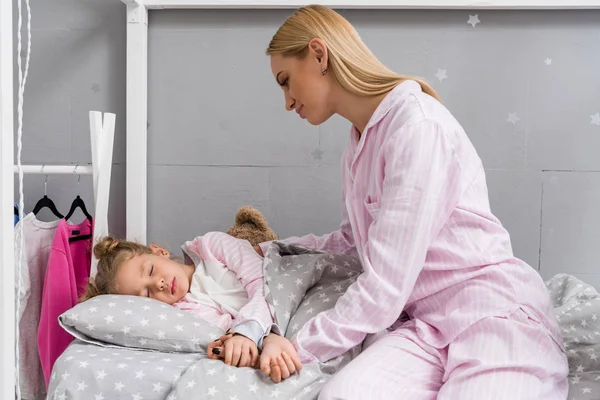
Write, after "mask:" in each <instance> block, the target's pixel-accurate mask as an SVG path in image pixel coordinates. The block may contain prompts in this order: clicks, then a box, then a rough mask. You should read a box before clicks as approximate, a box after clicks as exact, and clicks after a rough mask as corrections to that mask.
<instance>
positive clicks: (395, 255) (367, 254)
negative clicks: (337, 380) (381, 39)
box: [295, 120, 464, 362]
mask: <svg viewBox="0 0 600 400" xmlns="http://www.w3.org/2000/svg"><path fill="white" fill-rule="evenodd" d="M383 146H384V148H383V149H382V151H383V152H384V153H383V154H384V155H383V157H384V159H385V160H384V161H385V170H384V179H383V184H382V193H381V199H380V200H379V210H378V211H377V215H376V217H375V218H374V221H373V222H372V223H371V225H370V226H369V230H368V239H367V242H366V244H365V248H364V250H363V254H362V260H361V261H362V264H363V268H364V272H363V273H362V274H361V275H360V276H359V277H358V279H357V280H356V282H354V283H353V284H352V285H350V286H349V288H348V290H347V292H346V293H345V294H344V295H343V296H342V297H340V298H339V300H338V301H337V302H336V304H335V306H334V307H333V308H332V309H330V310H327V311H325V312H322V313H320V314H319V315H317V316H316V317H315V318H313V319H311V320H310V321H309V322H307V323H306V324H305V325H304V327H302V328H301V329H300V331H299V332H298V334H297V336H296V337H295V344H296V347H297V348H298V353H299V355H300V357H301V360H302V361H310V360H314V359H315V356H316V358H318V359H319V360H320V361H322V362H325V361H327V360H330V359H332V358H334V357H336V356H339V355H341V354H342V353H344V352H345V351H347V350H348V349H350V348H352V347H353V346H355V345H357V344H359V343H360V342H361V341H362V340H363V339H364V338H365V336H366V334H368V333H375V332H379V331H381V330H382V329H385V328H387V327H389V326H390V325H392V324H393V323H394V321H396V319H397V318H398V316H399V315H400V314H401V312H402V310H403V309H404V307H405V305H406V302H407V300H408V298H409V297H410V295H411V293H412V291H413V287H414V285H415V282H416V280H417V278H418V276H419V274H420V273H421V270H422V268H423V265H424V263H425V258H426V254H427V250H428V248H429V246H430V244H431V242H432V240H433V239H434V238H435V237H436V236H437V234H438V233H439V231H440V230H441V228H442V227H443V225H444V224H445V222H446V221H447V219H448V217H449V216H450V214H451V212H452V210H453V209H454V208H455V207H456V205H457V204H458V201H459V198H460V195H461V193H462V187H463V183H464V182H463V178H464V177H463V176H462V172H463V171H462V170H461V165H460V163H459V161H460V160H459V158H458V157H457V155H456V154H455V150H454V148H453V146H452V143H451V141H450V140H449V138H448V137H447V136H446V133H445V132H444V131H443V130H442V129H441V127H440V126H438V124H437V123H436V122H433V121H427V120H426V121H418V122H412V123H409V124H407V125H404V126H403V127H402V128H401V129H400V130H399V131H397V132H395V133H394V134H393V135H392V136H390V137H389V138H388V139H387V140H386V142H384V145H383ZM374 206H375V207H377V204H374Z"/></svg>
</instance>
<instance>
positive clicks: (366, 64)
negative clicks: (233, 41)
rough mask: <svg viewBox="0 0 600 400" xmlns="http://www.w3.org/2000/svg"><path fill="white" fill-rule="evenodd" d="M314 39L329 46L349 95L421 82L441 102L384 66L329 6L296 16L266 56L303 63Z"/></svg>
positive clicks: (335, 72) (280, 31) (331, 66)
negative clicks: (286, 58)
mask: <svg viewBox="0 0 600 400" xmlns="http://www.w3.org/2000/svg"><path fill="white" fill-rule="evenodd" d="M314 38H319V39H321V40H322V41H323V42H325V44H326V45H327V51H328V58H329V65H328V73H330V74H331V75H332V76H333V78H334V80H335V81H336V82H337V83H338V84H339V85H340V86H341V87H342V88H343V89H344V90H346V91H347V92H350V93H352V94H355V95H359V96H378V95H381V94H384V93H388V92H389V91H391V90H392V89H393V88H394V87H396V86H397V85H398V84H400V83H402V82H403V81H405V80H409V79H410V80H414V81H416V82H418V83H419V84H420V85H421V88H422V89H423V91H424V92H425V93H427V94H429V95H430V96H433V97H434V98H435V99H437V100H438V101H440V102H441V100H440V97H439V96H438V94H437V93H436V91H435V90H434V89H433V88H432V87H431V86H430V85H429V84H427V83H426V82H425V81H424V80H422V79H420V78H417V77H412V76H407V75H400V74H397V73H395V72H394V71H392V70H390V69H389V68H388V67H386V66H385V65H383V63H382V62H381V61H379V60H378V59H377V57H375V55H374V54H373V53H372V52H371V50H369V48H368V47H367V45H366V44H365V43H364V42H363V41H362V40H361V38H360V36H359V35H358V33H357V32H356V30H355V29H354V27H353V26H352V25H351V24H350V22H348V21H347V20H346V19H345V18H344V17H342V16H341V15H340V14H338V13H337V12H335V11H333V10H332V9H330V8H327V7H325V6H321V5H310V6H306V7H302V8H300V9H299V10H298V11H296V12H295V13H294V14H292V15H291V16H290V17H289V18H288V19H287V20H286V21H285V22H284V23H283V24H282V25H281V27H280V28H279V29H278V30H277V32H276V33H275V35H274V36H273V38H272V39H271V42H270V43H269V47H268V48H267V52H266V53H267V55H270V56H271V55H276V54H279V55H282V56H283V57H296V58H298V59H303V58H304V57H306V55H307V54H308V45H309V43H310V41H311V40H312V39H314Z"/></svg>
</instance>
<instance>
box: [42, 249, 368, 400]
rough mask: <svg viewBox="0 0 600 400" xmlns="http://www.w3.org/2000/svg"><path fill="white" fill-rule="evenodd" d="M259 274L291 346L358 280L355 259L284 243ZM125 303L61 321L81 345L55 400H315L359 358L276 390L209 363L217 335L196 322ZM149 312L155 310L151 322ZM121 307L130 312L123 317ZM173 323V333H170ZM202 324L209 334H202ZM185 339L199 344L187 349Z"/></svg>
mask: <svg viewBox="0 0 600 400" xmlns="http://www.w3.org/2000/svg"><path fill="white" fill-rule="evenodd" d="M263 268H264V275H265V293H266V298H267V302H268V303H269V306H270V308H271V310H272V312H273V315H274V316H275V320H276V323H277V325H278V327H279V328H280V329H281V332H282V333H284V334H285V336H286V337H288V338H291V337H292V336H293V335H294V334H295V333H296V332H297V331H298V329H299V328H300V327H302V326H303V325H304V323H306V322H307V321H308V320H309V319H310V318H312V317H313V316H315V315H316V314H318V313H319V312H321V311H324V310H326V309H329V308H331V307H333V305H334V304H335V302H336V300H337V299H338V298H339V296H341V295H342V294H343V293H344V292H345V291H346V289H347V288H348V286H349V285H350V284H351V283H352V282H354V281H355V280H356V277H357V276H358V274H359V273H360V270H361V268H360V264H359V262H358V260H357V259H356V258H355V257H352V256H346V255H331V254H324V253H320V252H315V251H312V250H308V249H305V248H302V247H298V246H293V245H285V244H282V243H280V242H275V243H273V244H272V245H271V246H270V247H269V249H268V251H267V254H266V255H265V259H264V264H263ZM119 297H121V296H108V297H107V298H106V299H97V300H96V299H92V300H90V301H89V304H87V305H86V304H85V303H88V302H85V303H82V304H81V305H78V306H76V307H75V308H73V309H71V310H69V311H67V312H66V313H65V314H63V315H62V316H61V317H60V322H61V325H62V326H63V328H65V329H67V330H68V331H69V332H70V333H71V334H73V335H74V336H75V337H76V338H77V339H78V340H76V341H74V342H73V343H72V344H71V345H70V346H69V347H68V348H67V350H66V351H65V352H64V353H63V354H62V355H61V357H60V358H59V359H58V360H57V362H56V363H55V365H54V369H53V373H52V378H51V381H50V385H49V390H48V393H50V394H51V396H49V398H52V399H54V398H56V399H74V400H80V399H81V400H83V399H86V400H87V399H93V400H104V399H121V398H123V399H133V400H148V399H168V400H187V399H190V398H215V399H232V400H235V399H237V400H242V399H265V398H274V399H282V400H284V399H285V400H289V399H316V398H317V396H318V393H319V392H320V390H321V388H322V387H323V385H324V384H325V383H326V382H327V381H328V380H329V379H330V378H331V376H332V375H333V374H334V373H335V372H336V371H338V370H339V369H340V368H341V367H343V366H344V365H345V364H346V363H348V362H349V361H350V360H351V359H352V358H354V357H355V356H356V355H358V353H359V352H360V350H361V346H360V345H359V346H357V347H355V348H353V349H351V350H349V351H348V352H347V353H346V354H343V355H341V356H339V357H338V358H336V359H333V360H331V361H329V362H327V363H324V364H320V363H313V364H307V365H304V366H303V370H302V371H301V372H300V373H299V374H294V375H293V376H292V377H290V378H289V379H287V380H285V381H283V382H281V383H279V384H274V383H273V382H271V380H270V379H269V378H268V377H267V376H266V375H265V374H264V373H263V372H262V371H260V370H255V369H251V368H235V367H229V366H227V365H225V364H224V363H223V362H222V361H215V360H209V359H208V358H207V357H206V346H207V345H208V344H209V343H210V342H211V341H212V340H214V339H215V337H218V335H220V334H221V333H222V331H220V330H219V329H218V328H216V327H215V326H212V325H210V326H208V324H207V323H206V322H204V321H201V320H197V319H194V317H193V316H191V315H190V316H188V317H183V318H180V317H182V315H180V314H181V313H179V312H177V311H173V312H176V315H172V316H170V314H167V311H170V310H169V309H168V308H164V307H165V305H164V304H162V303H161V304H160V305H159V304H154V303H153V302H152V301H150V299H146V298H135V297H130V296H126V300H125V299H123V300H119V299H118V298H119ZM122 297H125V296H122ZM104 300H106V301H107V302H108V303H104V302H103V301H104ZM119 301H121V303H122V305H121V303H119ZM151 306H152V307H158V308H156V311H157V313H158V315H156V314H155V315H153V317H154V318H153V317H152V315H150V314H151V313H153V310H155V309H153V308H152V307H151ZM84 307H87V309H85V308H84ZM121 307H123V308H125V309H122V310H119V309H120V308H121ZM173 310H175V309H173ZM119 311H121V312H119ZM147 315H148V316H147ZM156 317H161V318H156ZM83 318H87V319H86V320H85V321H82V319H83ZM92 318H95V319H93V320H92ZM171 318H175V320H176V322H175V325H173V324H172V323H169V321H170V320H171ZM137 319H139V324H138V323H137V322H136V321H137ZM161 319H164V320H165V321H164V322H165V323H167V324H168V325H167V326H164V325H161V326H160V329H156V331H153V330H152V329H148V324H149V323H151V322H152V321H154V320H157V321H159V322H160V320H161ZM186 323H187V324H189V325H190V326H188V325H186ZM192 324H193V326H192ZM201 324H206V325H203V326H202V327H201V328H198V326H200V325H201ZM99 325H103V326H102V327H101V326H99ZM101 328H102V329H101ZM171 328H172V329H171ZM106 329H110V331H108V333H107V331H106ZM187 332H190V334H189V335H190V336H193V339H192V338H191V337H190V340H187V341H185V340H182V339H183V338H182V337H181V335H184V334H186V333H187ZM140 335H141V336H140ZM106 338H109V339H108V342H107V339H106Z"/></svg>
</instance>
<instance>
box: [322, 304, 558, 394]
mask: <svg viewBox="0 0 600 400" xmlns="http://www.w3.org/2000/svg"><path fill="white" fill-rule="evenodd" d="M567 374H568V366H567V361H566V355H565V354H564V353H563V352H562V351H561V349H560V348H559V347H558V345H557V344H556V343H555V342H554V341H553V339H552V338H551V337H550V335H549V334H548V332H547V330H546V328H544V327H543V326H542V325H541V324H539V323H538V322H535V321H533V320H532V319H530V318H529V317H528V316H527V315H526V314H525V313H524V312H523V311H522V310H520V309H519V310H517V311H516V312H514V313H513V314H512V315H511V316H510V317H509V318H505V317H488V318H484V319H482V320H481V321H479V322H477V323H475V324H474V325H472V326H471V327H470V328H468V329H467V330H465V331H464V332H463V333H462V334H460V335H459V336H458V337H457V338H456V339H455V340H454V341H453V342H452V343H451V344H450V345H449V346H447V347H445V348H442V349H437V348H434V347H432V346H430V345H428V344H427V343H425V342H424V341H423V340H422V339H421V338H420V337H419V336H418V334H417V332H416V330H415V325H414V322H413V321H408V322H406V323H405V324H403V325H402V326H401V327H400V328H398V329H396V330H395V331H392V332H390V333H388V334H387V335H385V336H384V337H382V338H380V339H378V340H377V341H375V342H374V343H373V344H372V345H371V346H370V347H368V348H367V349H366V350H365V351H363V353H361V354H360V355H359V356H358V357H357V358H356V359H354V360H353V361H352V362H351V363H350V364H348V365H347V366H346V367H344V368H343V369H342V370H341V371H340V372H339V373H338V374H337V375H335V376H334V377H333V378H332V380H331V381H330V382H328V383H327V384H326V386H325V387H324V388H323V390H322V391H321V394H320V396H319V399H320V400H330V399H344V400H348V399H357V400H367V399H377V400H384V399H407V400H413V399H414V400H430V399H432V400H433V399H438V400H485V399H493V400H521V399H523V400H525V399H527V400H564V399H566V398H567V394H568V381H567Z"/></svg>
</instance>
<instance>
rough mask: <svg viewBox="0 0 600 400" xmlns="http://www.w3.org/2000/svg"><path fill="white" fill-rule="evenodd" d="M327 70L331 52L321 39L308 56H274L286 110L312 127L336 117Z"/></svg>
mask: <svg viewBox="0 0 600 400" xmlns="http://www.w3.org/2000/svg"><path fill="white" fill-rule="evenodd" d="M326 68H327V51H326V48H325V45H324V44H323V43H322V42H321V41H320V40H319V39H313V40H312V41H311V43H310V44H309V48H308V54H307V56H306V57H305V58H304V59H302V60H300V59H298V58H296V57H283V56H281V55H273V56H271V71H272V73H273V76H274V77H275V80H276V81H277V84H278V85H279V86H281V88H282V89H283V93H284V96H285V108H286V110H288V111H292V110H294V111H296V113H298V116H299V117H300V118H302V119H306V120H307V121H308V122H309V123H311V124H312V125H320V124H322V123H323V122H325V121H327V120H328V119H329V118H330V117H331V116H332V115H333V114H334V112H333V107H332V105H331V100H330V99H331V97H332V96H331V89H332V82H331V79H330V76H329V75H328V74H327V73H326V74H325V75H323V74H322V71H323V70H324V69H326Z"/></svg>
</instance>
